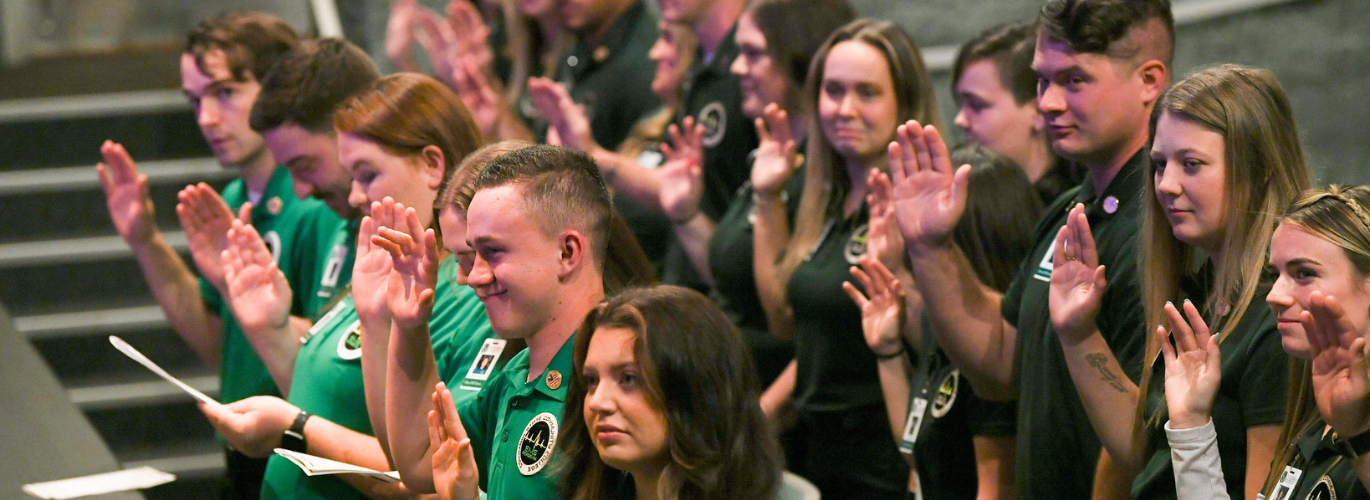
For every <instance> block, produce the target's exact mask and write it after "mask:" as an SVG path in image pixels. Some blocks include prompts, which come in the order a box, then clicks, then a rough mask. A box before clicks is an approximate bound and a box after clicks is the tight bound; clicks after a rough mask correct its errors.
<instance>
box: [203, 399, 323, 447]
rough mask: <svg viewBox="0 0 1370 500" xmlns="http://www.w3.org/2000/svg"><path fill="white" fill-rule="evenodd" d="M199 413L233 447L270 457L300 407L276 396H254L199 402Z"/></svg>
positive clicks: (293, 421)
mask: <svg viewBox="0 0 1370 500" xmlns="http://www.w3.org/2000/svg"><path fill="white" fill-rule="evenodd" d="M199 406H200V412H202V413H204V414H205V417H206V418H208V419H209V423H210V425H213V426H214V428H215V429H218V430H219V433H220V434H223V436H224V439H227V440H228V444H229V445H231V446H233V449H235V450H238V451H240V452H242V453H243V454H244V455H247V456H249V457H253V458H265V457H269V456H271V453H272V450H274V449H276V448H280V447H281V435H283V434H284V433H285V431H286V430H287V429H289V428H290V426H291V425H293V424H294V423H295V416H296V415H299V414H300V409H299V408H296V407H295V406H294V405H292V404H290V403H287V402H285V401H284V400H282V399H281V398H278V397H274V396H253V397H250V398H247V399H243V400H239V401H235V402H232V403H229V404H226V405H211V404H208V403H200V405H199Z"/></svg>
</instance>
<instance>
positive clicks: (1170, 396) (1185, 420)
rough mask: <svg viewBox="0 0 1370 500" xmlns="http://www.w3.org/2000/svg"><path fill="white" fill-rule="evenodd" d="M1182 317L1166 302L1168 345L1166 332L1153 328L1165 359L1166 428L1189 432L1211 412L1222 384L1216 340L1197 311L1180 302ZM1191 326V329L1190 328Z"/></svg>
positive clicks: (1207, 417)
mask: <svg viewBox="0 0 1370 500" xmlns="http://www.w3.org/2000/svg"><path fill="white" fill-rule="evenodd" d="M1184 309H1185V311H1184V312H1185V316H1187V317H1188V318H1189V320H1188V322H1186V321H1185V318H1184V317H1181V316H1180V311H1179V310H1177V309H1175V305H1174V304H1171V303H1166V305H1165V312H1166V317H1167V319H1168V320H1169V322H1170V332H1171V333H1170V336H1173V337H1174V339H1175V345H1174V346H1173V347H1172V346H1171V345H1170V339H1169V338H1167V335H1166V329H1165V328H1164V327H1159V326H1158V327H1157V329H1156V334H1157V335H1159V336H1160V344H1161V356H1162V358H1163V359H1164V360H1165V400H1166V407H1167V408H1168V409H1169V411H1170V426H1171V427H1172V428H1174V429H1190V428H1194V427H1199V426H1201V425H1203V424H1205V423H1207V422H1208V419H1209V418H1210V416H1211V414H1212V411H1213V400H1214V398H1216V397H1217V396H1218V386H1219V385H1220V384H1221V383H1222V358H1221V355H1220V353H1219V351H1218V341H1217V338H1215V337H1214V336H1213V335H1212V334H1210V333H1209V330H1208V324H1207V323H1205V322H1204V320H1203V317H1202V316H1200V315H1199V310H1198V308H1196V307H1194V304H1192V303H1190V302H1189V301H1187V300H1186V301H1185V302H1184ZM1191 324H1192V326H1193V327H1192V328H1191Z"/></svg>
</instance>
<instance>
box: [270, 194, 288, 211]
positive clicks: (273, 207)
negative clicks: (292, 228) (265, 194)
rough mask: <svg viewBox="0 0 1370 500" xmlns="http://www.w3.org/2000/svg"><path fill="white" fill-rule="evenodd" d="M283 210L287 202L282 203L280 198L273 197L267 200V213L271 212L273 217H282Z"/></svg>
mask: <svg viewBox="0 0 1370 500" xmlns="http://www.w3.org/2000/svg"><path fill="white" fill-rule="evenodd" d="M282 208H285V202H284V201H281V197H280V196H272V197H271V199H269V200H266V211H267V212H271V215H280V214H281V209H282Z"/></svg>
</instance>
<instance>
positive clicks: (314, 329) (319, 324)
mask: <svg viewBox="0 0 1370 500" xmlns="http://www.w3.org/2000/svg"><path fill="white" fill-rule="evenodd" d="M343 302H345V301H343V300H340V301H338V303H337V304H333V308H332V309H329V310H328V314H325V315H323V317H322V318H319V320H318V321H315V322H314V325H313V326H311V327H309V332H308V333H306V334H304V336H303V337H300V344H302V345H303V344H307V343H309V339H312V338H314V336H315V335H318V334H319V332H321V331H323V328H324V327H325V326H328V324H329V323H331V322H332V321H333V318H336V317H337V316H338V314H340V313H342V310H343V305H344V304H343Z"/></svg>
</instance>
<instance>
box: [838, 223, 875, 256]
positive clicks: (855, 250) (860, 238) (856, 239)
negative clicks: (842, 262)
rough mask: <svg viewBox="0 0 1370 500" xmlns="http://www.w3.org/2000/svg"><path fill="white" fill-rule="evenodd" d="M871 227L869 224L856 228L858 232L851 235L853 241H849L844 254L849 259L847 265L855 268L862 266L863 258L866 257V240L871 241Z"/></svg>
mask: <svg viewBox="0 0 1370 500" xmlns="http://www.w3.org/2000/svg"><path fill="white" fill-rule="evenodd" d="M870 230H871V226H870V224H869V223H867V224H862V225H861V227H858V228H856V232H854V233H852V234H851V239H850V240H847V248H846V250H845V251H844V252H843V254H844V256H845V257H846V258H847V263H848V264H851V265H853V266H855V265H859V264H861V256H863V255H866V240H868V239H870Z"/></svg>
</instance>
